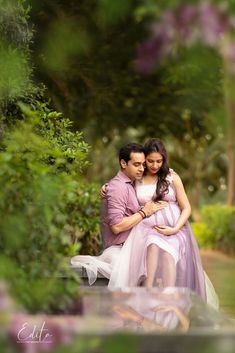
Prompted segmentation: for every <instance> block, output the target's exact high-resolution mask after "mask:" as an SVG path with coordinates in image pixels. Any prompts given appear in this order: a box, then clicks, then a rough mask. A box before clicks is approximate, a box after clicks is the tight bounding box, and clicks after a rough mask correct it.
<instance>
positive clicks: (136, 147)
mask: <svg viewBox="0 0 235 353" xmlns="http://www.w3.org/2000/svg"><path fill="white" fill-rule="evenodd" d="M131 152H134V153H144V147H143V146H142V145H140V144H139V143H127V144H126V145H125V146H122V147H121V148H120V151H119V161H120V160H121V159H124V161H125V162H126V163H128V161H129V160H130V159H131V157H130V156H131Z"/></svg>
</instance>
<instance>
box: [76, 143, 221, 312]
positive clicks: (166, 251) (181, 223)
mask: <svg viewBox="0 0 235 353" xmlns="http://www.w3.org/2000/svg"><path fill="white" fill-rule="evenodd" d="M144 147H145V156H146V171H145V174H144V176H143V178H142V180H141V182H138V181H137V182H136V184H135V187H136V194H137V198H138V200H139V203H140V204H141V205H144V204H145V203H146V202H147V201H149V200H151V199H153V200H154V201H156V202H158V201H160V200H164V201H167V207H165V208H164V209H162V210H159V211H158V212H156V213H155V214H154V215H152V216H151V217H148V218H144V219H143V220H142V221H141V222H140V223H139V224H137V225H136V226H134V227H133V228H132V230H131V232H130V234H129V236H128V239H127V240H126V242H125V243H124V245H123V247H119V249H116V250H118V251H117V254H116V257H115V259H114V258H112V262H110V259H109V256H108V252H109V250H108V249H106V250H105V252H104V253H103V254H102V255H101V256H99V257H96V258H95V260H94V259H93V260H94V261H95V262H96V264H94V262H93V260H92V261H91V262H86V266H87V269H88V272H89V271H90V269H91V267H92V266H93V268H94V266H96V265H97V266H98V270H99V271H100V272H102V273H103V274H104V271H103V268H105V269H106V272H105V275H106V276H107V277H108V278H110V281H109V287H115V288H124V287H129V286H131V287H132V286H140V285H142V286H145V287H148V288H149V287H152V286H158V287H174V286H175V287H186V288H189V289H191V290H192V291H194V292H196V293H197V294H198V295H200V296H201V297H202V299H204V300H206V301H208V299H209V298H208V297H209V293H210V294H211V293H212V296H213V297H214V306H217V304H216V299H217V298H216V294H215V293H214V291H213V286H212V285H211V284H210V282H209V280H208V278H207V277H206V275H205V274H204V271H203V268H202V264H201V259H200V254H199V249H198V246H197V242H196V239H195V238H194V235H193V233H192V230H191V227H190V225H189V223H188V218H189V216H190V213H191V207H190V204H189V201H188V198H187V195H186V193H185V190H184V187H183V184H182V181H181V179H180V177H179V176H178V175H177V174H176V173H175V172H173V171H172V170H170V169H169V166H168V161H167V153H166V150H165V147H164V145H163V144H162V142H161V141H160V140H157V139H150V140H148V141H147V142H146V144H145V146H144ZM104 255H105V256H104ZM78 258H80V259H81V260H82V261H81V262H84V261H87V258H88V257H82V256H81V257H79V256H78ZM107 260H108V261H109V265H108V266H109V267H108V271H107ZM207 284H208V285H209V286H210V287H211V291H209V287H208V285H207Z"/></svg>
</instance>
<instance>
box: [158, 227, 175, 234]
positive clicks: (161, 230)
mask: <svg viewBox="0 0 235 353" xmlns="http://www.w3.org/2000/svg"><path fill="white" fill-rule="evenodd" d="M153 228H154V229H156V230H157V231H158V232H159V233H161V234H163V235H174V234H176V233H177V232H178V231H179V230H178V228H176V227H169V226H154V227H153Z"/></svg>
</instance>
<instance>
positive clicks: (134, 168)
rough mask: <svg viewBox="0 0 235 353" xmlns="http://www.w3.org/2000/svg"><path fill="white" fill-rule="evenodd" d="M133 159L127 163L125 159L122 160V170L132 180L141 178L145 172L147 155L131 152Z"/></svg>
mask: <svg viewBox="0 0 235 353" xmlns="http://www.w3.org/2000/svg"><path fill="white" fill-rule="evenodd" d="M130 157H131V159H130V160H129V161H128V163H126V162H125V161H124V160H123V159H122V160H121V161H120V163H121V167H122V171H123V173H124V174H126V175H127V176H128V177H129V178H130V179H131V180H140V179H141V178H142V176H143V173H144V167H145V156H144V153H142V152H141V153H140V152H131V155H130Z"/></svg>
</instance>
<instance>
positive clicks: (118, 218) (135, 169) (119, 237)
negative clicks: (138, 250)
mask: <svg viewBox="0 0 235 353" xmlns="http://www.w3.org/2000/svg"><path fill="white" fill-rule="evenodd" d="M119 163H120V171H119V172H118V173H117V175H116V176H115V177H114V178H113V179H111V180H110V182H109V183H108V186H107V188H106V196H105V198H103V201H102V212H101V218H102V236H103V242H104V248H107V247H109V246H111V245H120V244H123V243H124V242H125V240H126V239H127V237H128V235H129V233H130V231H131V228H132V227H134V226H135V225H136V224H137V223H139V222H140V221H141V220H142V219H143V218H145V217H149V216H151V215H152V214H153V213H154V212H156V211H157V210H159V209H161V208H163V207H164V205H161V204H156V203H155V202H153V201H149V202H147V203H146V204H145V206H144V207H142V208H140V206H139V203H138V200H137V197H136V193H135V189H134V181H135V180H140V179H141V178H142V176H143V173H144V168H145V155H144V148H143V146H141V145H139V144H136V143H128V144H126V145H125V146H123V147H122V148H121V149H120V152H119Z"/></svg>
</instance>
